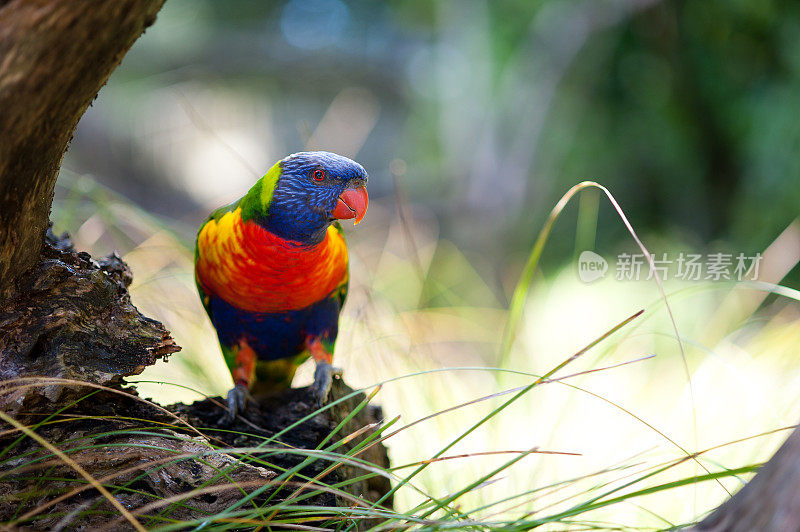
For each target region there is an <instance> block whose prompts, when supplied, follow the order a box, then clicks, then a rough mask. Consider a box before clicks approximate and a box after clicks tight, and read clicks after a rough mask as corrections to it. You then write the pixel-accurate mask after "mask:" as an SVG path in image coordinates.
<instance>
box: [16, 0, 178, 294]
mask: <svg viewBox="0 0 800 532" xmlns="http://www.w3.org/2000/svg"><path fill="white" fill-rule="evenodd" d="M163 3H164V0H6V1H0V301H2V300H3V295H4V292H5V290H6V289H7V288H8V287H9V286H10V285H11V284H12V283H13V282H14V281H15V280H17V279H18V278H19V277H20V276H21V275H22V274H23V273H24V272H25V271H26V270H27V269H28V268H31V267H32V266H33V265H34V264H36V262H37V261H38V260H39V255H40V251H41V248H42V242H43V241H44V234H45V230H46V228H47V224H48V220H49V214H50V206H51V204H52V201H53V189H54V187H55V183H56V177H57V176H58V170H59V167H60V165H61V159H62V158H63V156H64V152H65V151H66V149H67V145H68V144H69V141H70V139H71V138H72V134H73V131H74V130H75V126H77V124H78V120H80V118H81V116H82V115H83V113H84V111H86V108H87V107H88V106H89V104H90V103H91V102H92V100H93V99H94V98H95V96H96V95H97V92H98V91H99V90H100V87H102V86H103V85H104V84H105V82H106V80H107V79H108V76H109V75H110V74H111V72H112V71H113V70H114V68H116V66H117V65H118V64H119V63H120V61H121V60H122V57H123V56H124V55H125V53H126V52H127V51H128V49H129V48H130V47H131V45H132V44H133V43H134V41H135V40H136V39H137V38H138V37H139V36H140V35H141V34H142V32H144V30H145V28H147V27H148V26H149V25H151V24H152V23H153V22H154V21H155V17H156V13H157V12H158V10H159V9H161V6H162V5H163Z"/></svg>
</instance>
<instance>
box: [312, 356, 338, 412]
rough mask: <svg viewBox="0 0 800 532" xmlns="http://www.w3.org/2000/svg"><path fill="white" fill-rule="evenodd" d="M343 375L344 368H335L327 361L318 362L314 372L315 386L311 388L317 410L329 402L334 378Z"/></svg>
mask: <svg viewBox="0 0 800 532" xmlns="http://www.w3.org/2000/svg"><path fill="white" fill-rule="evenodd" d="M341 375H342V368H336V367H333V366H331V365H330V364H329V363H327V362H325V361H319V362H317V369H315V370H314V385H313V386H312V387H311V393H312V394H313V396H314V406H315V407H316V408H321V407H322V406H324V405H325V403H327V402H328V394H329V393H330V391H331V385H332V384H333V377H334V376H341Z"/></svg>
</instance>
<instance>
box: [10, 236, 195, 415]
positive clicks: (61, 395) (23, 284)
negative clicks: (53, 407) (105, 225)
mask: <svg viewBox="0 0 800 532" xmlns="http://www.w3.org/2000/svg"><path fill="white" fill-rule="evenodd" d="M132 280H133V276H132V274H131V272H130V269H129V268H128V265H127V264H125V263H124V262H123V261H122V259H120V258H119V256H118V255H116V254H115V253H113V254H111V255H109V256H107V257H104V258H102V259H100V260H98V261H95V260H93V259H92V258H91V257H90V256H89V254H88V253H78V252H76V251H75V250H74V249H73V248H72V244H71V243H70V241H69V239H68V238H67V237H66V235H64V236H63V237H61V238H60V239H59V238H56V237H55V236H54V235H53V234H52V233H50V232H49V231H48V234H47V239H46V242H45V244H44V247H43V249H42V256H41V260H40V261H39V262H38V263H37V265H36V266H35V267H33V268H30V269H28V270H27V271H26V273H25V274H24V275H23V276H22V278H20V279H18V280H17V282H16V283H15V284H14V285H12V287H11V288H10V289H9V290H7V294H6V296H7V297H6V301H5V303H4V304H3V305H0V389H3V388H6V387H7V386H8V383H9V382H11V383H13V379H15V378H18V377H21V376H29V375H36V376H43V377H52V378H58V379H73V380H77V381H88V382H92V383H95V384H99V385H104V386H111V385H116V384H120V383H121V382H122V378H123V377H127V376H130V375H136V374H139V373H141V372H142V371H143V370H144V368H145V367H146V366H149V365H152V364H154V363H155V362H156V360H158V359H159V358H163V357H165V356H167V355H169V354H170V353H174V352H176V351H178V350H180V347H178V346H177V345H175V342H174V341H173V340H172V338H171V337H170V336H169V333H168V332H167V330H166V329H165V328H164V326H163V325H162V324H161V323H159V322H157V321H155V320H152V319H150V318H146V317H145V316H142V314H141V313H140V312H139V311H138V310H137V309H136V307H134V306H133V304H131V299H130V296H129V295H128V290H127V288H128V285H129V284H130V283H131V281H132ZM12 387H13V385H12ZM82 393H84V390H82V389H80V387H76V386H60V385H51V386H43V387H38V386H37V387H35V388H25V389H22V390H18V391H16V392H9V393H8V394H7V395H6V396H5V397H4V400H3V403H2V405H3V410H4V412H6V413H7V414H11V415H15V416H16V415H19V414H21V413H24V412H25V411H26V410H29V409H30V408H31V407H33V406H34V403H35V402H36V401H38V400H40V398H38V396H39V395H42V396H44V398H46V399H48V400H49V401H51V402H55V403H58V402H65V401H67V400H69V398H70V397H72V396H75V395H76V394H82Z"/></svg>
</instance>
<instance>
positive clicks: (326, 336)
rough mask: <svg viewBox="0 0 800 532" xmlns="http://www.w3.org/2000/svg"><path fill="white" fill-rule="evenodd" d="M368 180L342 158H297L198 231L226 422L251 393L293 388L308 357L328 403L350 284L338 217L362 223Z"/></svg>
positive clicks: (201, 285) (198, 261) (318, 394)
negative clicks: (223, 376) (227, 382)
mask: <svg viewBox="0 0 800 532" xmlns="http://www.w3.org/2000/svg"><path fill="white" fill-rule="evenodd" d="M366 184H367V172H366V171H365V170H364V168H363V167H362V166H361V165H360V164H358V163H356V162H355V161H351V160H350V159H348V158H346V157H342V156H340V155H336V154H333V153H329V152H324V151H317V152H301V153H295V154H294V155H290V156H288V157H286V158H285V159H283V160H281V161H279V162H277V163H276V164H275V165H274V166H273V167H272V168H271V169H270V170H269V171H268V172H267V174H266V175H265V176H264V177H262V178H261V179H259V180H258V181H257V182H256V183H255V185H253V187H252V188H251V189H250V191H249V192H247V194H245V195H244V197H242V198H241V199H240V200H238V201H235V202H233V203H231V204H230V205H228V206H225V207H222V208H220V209H217V210H216V211H214V212H213V213H211V215H210V216H209V217H208V219H207V220H206V222H205V223H204V224H203V225H202V226H201V227H200V230H199V232H198V234H197V243H196V248H195V279H196V282H197V289H198V291H199V292H200V299H201V300H202V302H203V306H204V307H205V309H206V312H207V313H208V317H209V318H210V319H211V323H213V324H214V327H215V328H216V330H217V335H218V336H219V343H220V346H221V347H222V353H223V355H224V357H225V361H226V363H227V364H228V367H229V368H230V371H231V374H232V375H233V380H234V383H235V386H234V388H233V389H232V390H231V391H230V392H229V393H228V414H227V415H226V417H227V419H228V420H232V419H233V417H235V415H236V413H237V412H240V411H242V410H243V408H244V402H245V400H246V398H247V395H248V393H249V391H253V392H257V393H263V392H270V391H273V390H277V389H280V388H286V387H288V386H290V385H291V382H292V378H293V377H294V373H295V371H296V369H297V367H298V366H299V365H300V364H302V363H303V362H304V361H305V360H306V359H308V357H309V356H310V357H312V358H313V359H314V361H315V362H316V371H315V373H314V386H313V388H312V389H313V392H314V396H315V399H316V403H317V404H318V405H319V404H322V403H323V402H324V401H325V400H326V398H327V395H328V392H329V390H330V386H331V380H332V378H333V375H335V374H337V373H339V372H340V371H339V370H337V369H336V368H333V367H332V366H331V362H332V356H333V345H334V342H335V341H336V334H337V332H338V323H339V311H340V310H341V308H342V304H343V303H344V300H345V297H346V295H347V284H348V258H347V245H346V244H345V240H344V236H343V234H342V228H341V226H340V225H339V223H338V222H337V221H336V220H337V219H355V223H359V222H360V221H361V220H362V218H364V214H365V213H366V210H367V204H368V202H369V197H368V195H367V189H366Z"/></svg>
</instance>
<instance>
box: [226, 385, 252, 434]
mask: <svg viewBox="0 0 800 532" xmlns="http://www.w3.org/2000/svg"><path fill="white" fill-rule="evenodd" d="M248 397H250V392H249V390H248V389H247V386H246V385H245V384H242V383H236V385H235V386H234V387H233V388H231V390H230V391H229V392H228V397H227V401H228V409H227V410H226V411H225V414H223V416H222V417H221V418H220V420H219V424H220V425H230V424H231V423H233V420H234V419H236V416H237V415H238V414H241V413H242V412H244V409H245V406H246V403H247V398H248Z"/></svg>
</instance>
